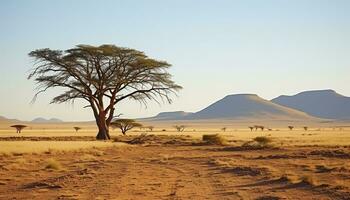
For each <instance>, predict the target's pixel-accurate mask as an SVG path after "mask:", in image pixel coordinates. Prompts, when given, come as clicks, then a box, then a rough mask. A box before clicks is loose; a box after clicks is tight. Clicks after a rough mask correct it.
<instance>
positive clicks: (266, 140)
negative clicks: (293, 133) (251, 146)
mask: <svg viewBox="0 0 350 200" xmlns="http://www.w3.org/2000/svg"><path fill="white" fill-rule="evenodd" d="M253 141H255V142H257V143H259V145H261V146H267V145H269V144H270V143H271V142H272V139H271V138H268V137H264V136H260V137H256V138H254V139H253Z"/></svg>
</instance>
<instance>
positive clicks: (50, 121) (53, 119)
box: [31, 117, 63, 123]
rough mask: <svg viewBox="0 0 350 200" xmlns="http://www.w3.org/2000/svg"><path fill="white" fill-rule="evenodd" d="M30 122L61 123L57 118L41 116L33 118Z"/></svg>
mask: <svg viewBox="0 0 350 200" xmlns="http://www.w3.org/2000/svg"><path fill="white" fill-rule="evenodd" d="M31 122H33V123H62V122H63V121H62V120H60V119H57V118H51V119H45V118H42V117H38V118H35V119H33V120H32V121H31Z"/></svg>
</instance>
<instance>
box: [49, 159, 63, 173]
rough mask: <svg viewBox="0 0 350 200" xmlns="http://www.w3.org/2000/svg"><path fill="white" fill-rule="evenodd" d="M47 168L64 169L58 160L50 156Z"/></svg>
mask: <svg viewBox="0 0 350 200" xmlns="http://www.w3.org/2000/svg"><path fill="white" fill-rule="evenodd" d="M45 168H46V169H54V170H60V169H62V165H61V163H60V162H58V161H57V160H55V159H52V158H50V159H48V160H46V165H45Z"/></svg>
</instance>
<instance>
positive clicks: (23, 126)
mask: <svg viewBox="0 0 350 200" xmlns="http://www.w3.org/2000/svg"><path fill="white" fill-rule="evenodd" d="M11 127H12V128H15V129H16V133H21V132H22V130H23V129H24V128H26V127H27V126H26V125H22V124H16V125H12V126H11Z"/></svg>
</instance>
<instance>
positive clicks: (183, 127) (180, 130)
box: [174, 125, 186, 132]
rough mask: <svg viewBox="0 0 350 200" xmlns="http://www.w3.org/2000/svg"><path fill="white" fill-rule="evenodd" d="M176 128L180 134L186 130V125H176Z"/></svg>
mask: <svg viewBox="0 0 350 200" xmlns="http://www.w3.org/2000/svg"><path fill="white" fill-rule="evenodd" d="M174 128H175V129H176V130H177V131H178V132H183V131H184V130H185V128H186V126H185V125H175V126H174Z"/></svg>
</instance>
